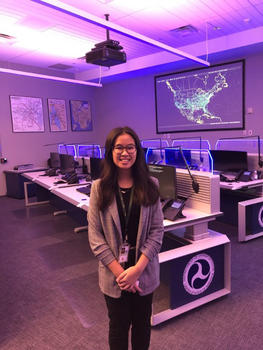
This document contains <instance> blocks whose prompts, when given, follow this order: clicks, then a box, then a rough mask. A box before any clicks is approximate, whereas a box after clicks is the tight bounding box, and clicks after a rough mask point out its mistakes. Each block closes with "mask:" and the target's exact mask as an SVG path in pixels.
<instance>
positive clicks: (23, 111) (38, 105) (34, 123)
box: [10, 96, 45, 132]
mask: <svg viewBox="0 0 263 350" xmlns="http://www.w3.org/2000/svg"><path fill="white" fill-rule="evenodd" d="M10 107H11V118H12V127H13V132H44V131H45V127H44V117H43V104H42V98H40V97H26V96H10Z"/></svg>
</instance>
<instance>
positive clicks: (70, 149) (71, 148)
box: [58, 144, 77, 157]
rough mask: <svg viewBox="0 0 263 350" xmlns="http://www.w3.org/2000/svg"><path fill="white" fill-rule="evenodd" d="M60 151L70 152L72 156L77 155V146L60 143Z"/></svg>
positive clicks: (63, 152)
mask: <svg viewBox="0 0 263 350" xmlns="http://www.w3.org/2000/svg"><path fill="white" fill-rule="evenodd" d="M58 153H59V154H70V155H71V156H74V157H76V156H77V153H76V146H75V145H68V144H59V145H58Z"/></svg>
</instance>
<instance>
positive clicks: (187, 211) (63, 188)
mask: <svg viewBox="0 0 263 350" xmlns="http://www.w3.org/2000/svg"><path fill="white" fill-rule="evenodd" d="M43 174H44V172H43V171H38V172H34V173H31V172H28V173H24V174H23V176H25V177H26V178H27V179H29V180H30V181H33V182H35V183H37V184H38V185H40V186H43V187H44V188H46V189H48V190H49V191H51V193H53V194H55V195H57V196H58V197H60V198H62V199H64V200H66V201H68V202H69V203H71V204H73V205H75V206H77V207H80V208H82V209H84V210H86V211H88V207H89V197H88V196H87V195H85V194H83V193H80V192H78V191H77V188H78V187H83V186H85V184H87V183H86V182H85V183H79V184H74V185H67V184H57V185H54V182H56V181H57V180H59V178H58V177H57V176H42V175H43ZM260 181H262V183H263V180H260ZM183 214H184V215H185V218H180V219H178V220H175V221H170V220H164V229H165V231H168V230H172V229H176V228H181V227H187V226H192V225H193V224H198V223H201V222H204V221H211V220H214V218H215V217H216V216H219V215H222V213H221V212H215V213H212V214H207V213H205V212H202V211H198V210H196V209H193V208H188V207H187V206H185V207H184V209H183Z"/></svg>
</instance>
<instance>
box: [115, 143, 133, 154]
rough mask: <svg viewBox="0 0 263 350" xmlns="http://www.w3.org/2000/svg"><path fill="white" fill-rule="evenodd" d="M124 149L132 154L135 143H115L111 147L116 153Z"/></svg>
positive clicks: (120, 152)
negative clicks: (123, 144) (125, 144)
mask: <svg viewBox="0 0 263 350" xmlns="http://www.w3.org/2000/svg"><path fill="white" fill-rule="evenodd" d="M124 150H126V152H127V153H129V154H133V153H135V152H136V150H137V149H136V146H135V145H132V144H131V145H127V146H122V145H116V146H114V147H113V151H114V152H115V153H116V154H122V152H123V151H124Z"/></svg>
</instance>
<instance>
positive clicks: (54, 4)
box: [31, 0, 210, 66]
mask: <svg viewBox="0 0 263 350" xmlns="http://www.w3.org/2000/svg"><path fill="white" fill-rule="evenodd" d="M31 1H33V2H36V3H39V4H42V5H45V6H48V7H51V8H54V9H56V10H58V11H60V12H64V13H66V14H69V15H71V16H74V17H77V18H79V19H82V20H84V21H86V22H90V23H93V24H96V25H97V26H100V27H103V28H106V29H110V30H112V31H114V32H116V33H119V34H122V35H124V36H127V37H129V38H132V39H135V40H137V41H140V42H143V43H146V44H149V45H151V46H155V47H158V48H160V49H162V50H164V51H168V52H171V53H173V54H176V55H178V56H180V57H183V58H188V59H189V60H191V61H194V62H198V63H200V64H202V65H205V66H210V63H209V62H207V61H205V60H202V59H201V58H198V57H195V56H192V55H190V54H188V53H186V52H184V51H181V50H178V49H176V48H174V47H172V46H168V45H166V44H163V43H161V42H159V41H156V40H154V39H151V38H149V37H147V36H144V35H142V34H139V33H136V32H134V31H132V30H129V29H127V28H124V27H121V26H119V25H117V24H114V23H112V22H109V21H106V20H104V19H101V18H99V17H97V16H94V15H92V14H90V13H87V12H85V11H82V10H79V9H77V8H75V7H73V6H70V5H67V4H65V3H62V2H61V1H58V0H31Z"/></svg>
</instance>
